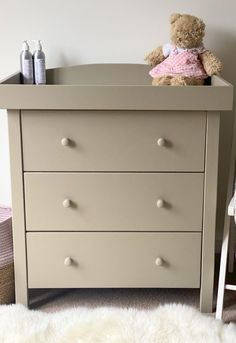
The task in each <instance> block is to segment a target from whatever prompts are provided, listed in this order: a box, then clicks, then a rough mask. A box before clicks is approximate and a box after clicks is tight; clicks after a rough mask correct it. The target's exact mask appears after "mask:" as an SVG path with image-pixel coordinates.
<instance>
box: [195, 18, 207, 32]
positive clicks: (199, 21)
mask: <svg viewBox="0 0 236 343" xmlns="http://www.w3.org/2000/svg"><path fill="white" fill-rule="evenodd" d="M197 22H198V26H199V27H201V28H202V30H205V27H206V25H205V23H204V22H203V20H202V19H199V18H198V20H197Z"/></svg>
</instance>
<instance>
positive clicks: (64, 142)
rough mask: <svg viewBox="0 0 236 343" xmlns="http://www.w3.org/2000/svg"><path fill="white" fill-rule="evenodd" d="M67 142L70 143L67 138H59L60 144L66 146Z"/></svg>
mask: <svg viewBox="0 0 236 343" xmlns="http://www.w3.org/2000/svg"><path fill="white" fill-rule="evenodd" d="M69 144H70V140H69V138H66V137H63V138H62V139H61V145H62V146H68V145H69Z"/></svg>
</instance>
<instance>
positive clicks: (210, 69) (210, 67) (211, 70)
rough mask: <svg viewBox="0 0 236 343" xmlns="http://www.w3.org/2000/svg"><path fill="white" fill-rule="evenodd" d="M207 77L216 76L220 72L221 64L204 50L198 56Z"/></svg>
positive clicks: (209, 52)
mask: <svg viewBox="0 0 236 343" xmlns="http://www.w3.org/2000/svg"><path fill="white" fill-rule="evenodd" d="M199 58H200V60H201V62H202V64H203V67H204V69H205V71H206V73H207V75H209V76H212V75H214V74H218V73H219V72H220V71H221V70H222V62H221V60H220V59H219V58H218V57H216V56H215V55H214V54H213V53H212V52H211V51H209V50H206V51H205V52H203V53H202V54H200V56H199Z"/></svg>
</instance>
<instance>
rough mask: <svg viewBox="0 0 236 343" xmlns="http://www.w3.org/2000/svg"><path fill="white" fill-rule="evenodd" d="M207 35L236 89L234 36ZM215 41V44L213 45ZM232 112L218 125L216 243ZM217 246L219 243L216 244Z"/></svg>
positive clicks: (222, 214) (231, 128) (219, 231)
mask: <svg viewBox="0 0 236 343" xmlns="http://www.w3.org/2000/svg"><path fill="white" fill-rule="evenodd" d="M209 36H210V37H211V38H212V40H213V41H217V42H218V44H219V49H218V51H216V50H214V52H215V53H216V54H217V56H219V57H220V58H221V59H222V62H223V71H222V76H223V77H224V78H225V79H226V80H227V81H229V82H230V83H232V84H233V85H234V86H235V90H236V62H235V61H236V36H235V35H233V34H232V33H230V32H223V31H218V30H214V32H213V31H212V32H211V31H210V32H209ZM216 45H217V43H216V44H215V46H216ZM235 105H236V91H234V109H235ZM233 121H234V112H225V113H223V114H222V116H221V127H220V151H219V153H220V159H219V184H218V210H217V231H216V239H217V241H218V242H217V243H219V241H220V240H221V239H222V230H223V224H224V211H225V201H226V192H227V181H228V172H229V160H230V149H231V140H232V133H233ZM218 246H219V245H218Z"/></svg>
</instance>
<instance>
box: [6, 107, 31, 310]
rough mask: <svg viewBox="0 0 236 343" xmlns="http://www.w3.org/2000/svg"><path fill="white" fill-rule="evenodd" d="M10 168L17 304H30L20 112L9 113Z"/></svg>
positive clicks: (11, 111) (12, 111)
mask: <svg viewBox="0 0 236 343" xmlns="http://www.w3.org/2000/svg"><path fill="white" fill-rule="evenodd" d="M8 127H9V146H10V161H11V162H10V168H11V187H12V208H13V218H12V223H13V242H14V243H13V246H14V268H15V294H16V302H17V303H22V304H24V305H27V304H28V291H27V267H26V242H25V216H24V185H23V165H22V144H21V118H20V111H19V110H10V111H8Z"/></svg>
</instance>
